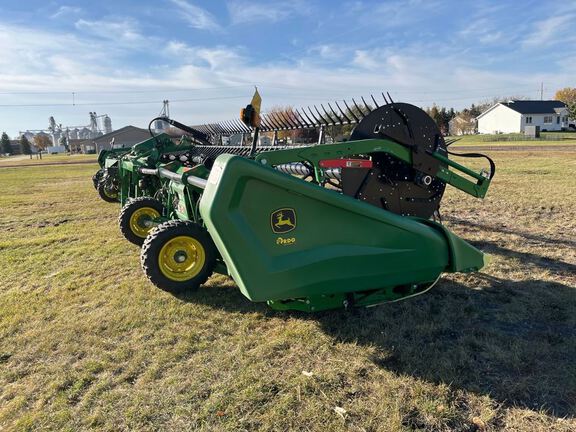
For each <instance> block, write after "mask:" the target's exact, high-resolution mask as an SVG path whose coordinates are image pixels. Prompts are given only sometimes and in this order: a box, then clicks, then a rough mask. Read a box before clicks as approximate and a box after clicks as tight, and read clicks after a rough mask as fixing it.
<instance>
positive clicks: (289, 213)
mask: <svg viewBox="0 0 576 432" xmlns="http://www.w3.org/2000/svg"><path fill="white" fill-rule="evenodd" d="M270 225H272V231H273V232H274V233H276V234H284V233H287V232H290V231H292V230H293V229H294V228H296V212H295V211H294V209H291V208H281V209H278V210H276V211H274V212H272V214H271V215H270Z"/></svg>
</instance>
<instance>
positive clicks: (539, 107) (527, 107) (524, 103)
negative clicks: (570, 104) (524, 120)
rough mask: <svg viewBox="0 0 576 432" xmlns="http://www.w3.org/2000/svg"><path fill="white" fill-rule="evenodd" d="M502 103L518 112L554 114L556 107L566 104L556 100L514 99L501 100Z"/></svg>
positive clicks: (562, 106)
mask: <svg viewBox="0 0 576 432" xmlns="http://www.w3.org/2000/svg"><path fill="white" fill-rule="evenodd" d="M502 105H504V106H507V107H508V108H510V109H513V110H514V111H516V112H519V113H520V114H556V111H555V109H556V108H564V107H565V106H566V104H565V103H564V102H560V101H556V100H547V101H538V100H537V101H533V100H515V101H510V102H502Z"/></svg>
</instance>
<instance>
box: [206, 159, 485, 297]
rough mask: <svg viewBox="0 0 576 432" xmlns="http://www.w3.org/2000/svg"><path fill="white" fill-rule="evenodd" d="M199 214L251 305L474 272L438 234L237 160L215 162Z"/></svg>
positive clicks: (471, 261)
mask: <svg viewBox="0 0 576 432" xmlns="http://www.w3.org/2000/svg"><path fill="white" fill-rule="evenodd" d="M274 153H275V152H274ZM279 211H282V215H280V216H281V217H278V213H279ZM200 214H201V216H202V218H203V220H204V222H205V224H206V227H207V229H208V231H209V232H210V235H211V236H212V238H213V240H214V242H215V244H216V247H217V248H218V250H219V252H220V253H221V255H222V258H223V259H224V262H225V263H226V266H227V268H228V271H229V274H230V275H231V276H232V277H233V278H234V280H235V281H236V283H237V284H238V286H239V287H240V289H241V291H242V293H243V294H244V295H245V296H246V297H248V298H249V299H251V300H253V301H267V300H271V301H272V302H271V303H274V301H276V300H283V299H292V298H303V297H304V298H306V297H313V298H321V296H323V295H335V294H344V293H351V292H362V291H368V290H377V289H381V288H386V287H399V286H403V285H416V284H424V283H429V282H432V281H434V280H435V279H436V278H437V277H438V276H439V275H440V274H441V272H444V271H454V270H453V269H461V268H472V267H477V266H478V263H479V262H480V263H481V262H482V253H481V252H480V251H478V250H476V249H474V248H473V247H472V246H469V245H467V247H466V248H464V247H461V248H460V246H461V242H463V241H461V240H460V239H458V241H456V240H453V239H452V240H451V238H450V236H451V235H452V236H453V234H450V235H447V234H446V232H445V230H444V229H443V228H438V227H436V226H431V225H430V224H429V223H427V222H422V221H420V220H416V219H413V218H407V217H402V216H399V215H396V214H393V213H391V212H388V211H385V210H382V209H379V208H377V207H375V206H371V205H369V204H366V203H364V202H361V201H358V200H355V199H353V198H350V197H348V196H344V195H341V194H339V193H337V192H335V191H331V190H328V189H325V188H322V187H319V186H317V185H315V184H311V183H308V182H305V181H302V180H300V179H297V178H295V177H292V176H289V175H285V174H282V173H279V172H277V171H276V170H274V169H271V168H268V167H266V166H263V165H262V163H261V161H260V163H258V162H254V161H250V160H247V159H244V158H241V157H237V156H231V155H222V156H219V157H218V158H217V159H216V162H215V164H214V166H213V168H212V171H211V173H210V176H209V177H208V182H207V187H206V189H205V191H204V195H203V196H202V199H201V201H200ZM286 221H288V222H286ZM453 244H454V245H456V246H458V247H459V248H452V245H453ZM462 251H465V252H466V253H465V254H462V253H461V252H462ZM331 301H333V300H328V303H330V302H331ZM337 301H340V300H337ZM329 307H333V306H329Z"/></svg>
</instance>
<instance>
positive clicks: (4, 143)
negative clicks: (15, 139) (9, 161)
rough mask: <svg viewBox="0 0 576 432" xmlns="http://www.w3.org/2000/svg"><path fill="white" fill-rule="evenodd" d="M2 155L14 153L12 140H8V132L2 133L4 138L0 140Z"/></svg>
mask: <svg viewBox="0 0 576 432" xmlns="http://www.w3.org/2000/svg"><path fill="white" fill-rule="evenodd" d="M0 153H7V154H8V153H12V147H11V146H10V138H8V135H7V134H6V132H2V138H0Z"/></svg>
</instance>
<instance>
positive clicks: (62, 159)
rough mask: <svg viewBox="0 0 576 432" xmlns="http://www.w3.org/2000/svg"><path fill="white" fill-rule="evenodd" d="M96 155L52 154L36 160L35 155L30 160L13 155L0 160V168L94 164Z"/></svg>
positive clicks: (23, 156)
mask: <svg viewBox="0 0 576 432" xmlns="http://www.w3.org/2000/svg"><path fill="white" fill-rule="evenodd" d="M97 158H98V156H97V155H94V154H74V155H68V154H52V155H42V159H40V158H38V157H37V155H33V156H32V158H30V156H26V155H15V156H10V157H2V158H0V168H1V167H3V166H8V165H20V166H28V165H45V164H54V163H60V164H66V163H78V162H88V161H92V162H94V163H96V159H97Z"/></svg>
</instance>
